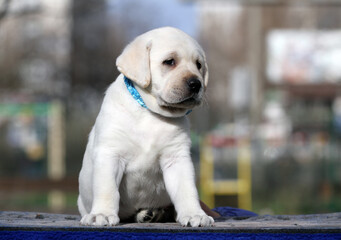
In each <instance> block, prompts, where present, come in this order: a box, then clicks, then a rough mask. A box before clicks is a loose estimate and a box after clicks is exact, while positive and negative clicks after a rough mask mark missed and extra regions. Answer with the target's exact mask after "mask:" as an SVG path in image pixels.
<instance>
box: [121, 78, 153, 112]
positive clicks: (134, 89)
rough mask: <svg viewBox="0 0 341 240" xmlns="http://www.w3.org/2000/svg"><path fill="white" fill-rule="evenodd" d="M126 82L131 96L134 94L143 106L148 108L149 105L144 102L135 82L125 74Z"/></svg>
mask: <svg viewBox="0 0 341 240" xmlns="http://www.w3.org/2000/svg"><path fill="white" fill-rule="evenodd" d="M124 83H125V84H126V86H127V89H128V91H129V92H130V94H131V96H133V98H134V99H135V100H136V101H137V102H138V103H139V104H140V105H141V107H144V108H146V109H148V108H147V105H146V104H145V103H144V101H143V99H142V97H141V95H140V93H139V92H138V91H137V90H136V88H135V87H134V84H133V82H132V81H131V80H130V79H129V78H127V77H126V76H124Z"/></svg>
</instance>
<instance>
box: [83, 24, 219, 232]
mask: <svg viewBox="0 0 341 240" xmlns="http://www.w3.org/2000/svg"><path fill="white" fill-rule="evenodd" d="M169 59H173V60H174V64H169V61H168V62H167V61H166V62H165V60H169ZM171 63H172V62H171ZM116 64H117V67H118V69H119V71H120V72H121V73H122V74H121V75H119V76H118V78H117V79H116V81H115V82H114V83H112V84H111V85H110V87H109V88H108V90H107V92H106V95H105V97H104V100H103V104H102V107H101V110H100V112H99V115H98V117H97V119H96V122H95V125H94V127H93V128H92V130H91V133H90V136H89V141H88V144H87V147H86V151H85V154H84V159H83V166H82V169H81V172H80V175H79V192H80V193H79V198H78V208H79V211H80V213H81V215H82V220H81V224H84V225H99V226H103V225H116V224H118V223H119V221H120V219H126V218H128V217H131V216H132V215H133V214H135V213H136V211H137V210H138V209H141V208H158V207H167V206H169V205H170V204H174V207H175V210H176V212H177V221H178V222H179V223H180V224H182V225H184V226H185V225H191V226H194V227H196V226H209V225H212V224H213V222H214V221H213V219H212V218H211V217H209V216H207V215H206V214H205V213H204V211H203V210H202V209H201V208H200V205H199V198H198V193H197V190H196V187H195V176H194V169H193V164H192V161H191V156H190V146H191V141H190V137H189V124H188V120H187V117H186V116H185V114H186V112H187V111H188V110H189V109H192V108H194V107H195V106H197V105H199V104H200V103H201V100H202V97H203V93H204V90H205V87H206V85H207V81H208V72H207V71H208V70H207V65H206V59H205V55H204V52H203V50H202V49H201V47H200V46H199V45H198V43H197V42H196V41H195V40H193V39H192V38H191V37H189V36H188V35H187V34H185V33H183V32H182V31H180V30H178V29H175V28H170V27H166V28H160V29H155V30H152V31H150V32H147V33H145V34H143V35H141V36H139V37H137V38H136V39H135V40H134V41H133V42H132V43H130V44H129V45H128V46H127V47H126V48H125V49H124V51H123V53H122V54H121V55H120V56H119V57H118V59H117V61H116ZM124 75H125V76H127V77H128V78H130V79H131V80H132V81H133V82H134V83H135V87H136V89H137V90H138V91H139V93H140V94H141V96H142V98H143V100H144V102H145V103H146V105H147V107H148V109H145V108H143V107H141V106H140V105H139V103H138V102H137V101H136V100H135V99H134V98H133V97H132V96H131V94H130V93H129V92H128V90H127V88H126V86H125V83H124ZM190 78H195V79H197V80H198V81H200V83H201V88H200V90H199V91H197V92H196V93H195V94H194V93H193V92H191V91H189V90H188V89H189V88H188V80H189V79H190Z"/></svg>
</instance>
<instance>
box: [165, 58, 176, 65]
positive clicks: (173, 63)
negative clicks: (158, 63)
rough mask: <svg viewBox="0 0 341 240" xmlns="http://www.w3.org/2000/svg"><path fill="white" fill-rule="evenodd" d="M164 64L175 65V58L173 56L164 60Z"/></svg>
mask: <svg viewBox="0 0 341 240" xmlns="http://www.w3.org/2000/svg"><path fill="white" fill-rule="evenodd" d="M162 64H163V65H167V66H175V60H174V59H173V58H170V59H167V60H165V61H163V62H162Z"/></svg>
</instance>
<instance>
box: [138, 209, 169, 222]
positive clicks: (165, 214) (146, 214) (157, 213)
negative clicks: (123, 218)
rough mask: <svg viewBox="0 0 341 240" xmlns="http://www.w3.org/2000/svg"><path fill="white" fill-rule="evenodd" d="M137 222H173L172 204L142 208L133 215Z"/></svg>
mask: <svg viewBox="0 0 341 240" xmlns="http://www.w3.org/2000/svg"><path fill="white" fill-rule="evenodd" d="M135 221H136V222H138V223H151V222H162V223H165V222H175V209H174V207H173V206H170V207H165V208H143V209H140V210H139V211H138V212H137V213H136V215H135Z"/></svg>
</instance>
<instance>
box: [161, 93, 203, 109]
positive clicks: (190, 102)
mask: <svg viewBox="0 0 341 240" xmlns="http://www.w3.org/2000/svg"><path fill="white" fill-rule="evenodd" d="M158 100H159V101H158V103H159V106H160V107H162V108H164V109H167V110H170V111H183V110H186V109H191V108H193V107H195V106H197V105H200V103H201V101H200V100H199V99H197V98H195V97H193V96H192V97H189V98H186V99H184V100H181V101H179V102H172V103H170V102H167V101H165V100H164V99H162V98H159V99H158Z"/></svg>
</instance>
